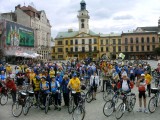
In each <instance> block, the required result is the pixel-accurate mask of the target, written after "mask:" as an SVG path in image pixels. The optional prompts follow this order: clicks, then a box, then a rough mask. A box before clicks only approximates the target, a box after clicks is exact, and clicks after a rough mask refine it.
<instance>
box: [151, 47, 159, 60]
mask: <svg viewBox="0 0 160 120" xmlns="http://www.w3.org/2000/svg"><path fill="white" fill-rule="evenodd" d="M153 52H154V53H155V55H156V58H157V56H160V47H157V48H155V49H154V51H153Z"/></svg>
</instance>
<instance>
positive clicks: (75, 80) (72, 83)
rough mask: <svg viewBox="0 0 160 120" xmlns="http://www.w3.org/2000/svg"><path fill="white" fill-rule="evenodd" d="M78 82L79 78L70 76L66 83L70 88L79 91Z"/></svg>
mask: <svg viewBox="0 0 160 120" xmlns="http://www.w3.org/2000/svg"><path fill="white" fill-rule="evenodd" d="M80 84H81V82H80V80H79V78H72V79H71V80H70V81H69V83H68V85H69V86H71V88H72V89H73V90H75V91H76V92H80Z"/></svg>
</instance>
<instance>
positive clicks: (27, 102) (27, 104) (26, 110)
mask: <svg viewBox="0 0 160 120" xmlns="http://www.w3.org/2000/svg"><path fill="white" fill-rule="evenodd" d="M29 109H30V100H29V98H27V100H26V103H25V105H24V107H23V114H24V115H27V114H28V112H29Z"/></svg>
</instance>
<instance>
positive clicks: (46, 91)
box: [40, 81, 50, 93]
mask: <svg viewBox="0 0 160 120" xmlns="http://www.w3.org/2000/svg"><path fill="white" fill-rule="evenodd" d="M44 84H45V86H46V87H48V88H49V83H48V82H47V81H45V83H44ZM40 89H41V90H42V91H43V92H44V93H48V92H50V91H49V89H48V90H43V87H42V82H41V83H40Z"/></svg>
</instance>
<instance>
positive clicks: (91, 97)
mask: <svg viewBox="0 0 160 120" xmlns="http://www.w3.org/2000/svg"><path fill="white" fill-rule="evenodd" d="M92 94H93V93H92V92H87V93H86V101H87V102H88V103H90V102H91V101H92V100H93V95H92Z"/></svg>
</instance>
